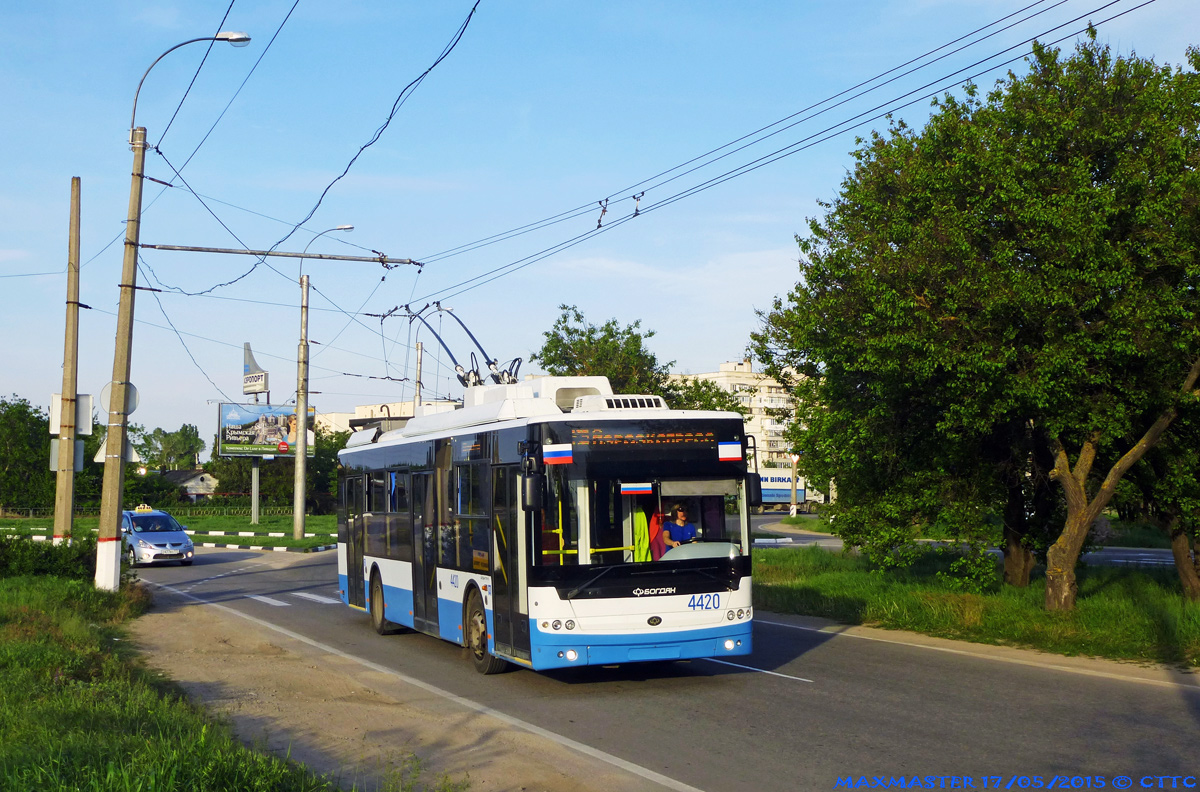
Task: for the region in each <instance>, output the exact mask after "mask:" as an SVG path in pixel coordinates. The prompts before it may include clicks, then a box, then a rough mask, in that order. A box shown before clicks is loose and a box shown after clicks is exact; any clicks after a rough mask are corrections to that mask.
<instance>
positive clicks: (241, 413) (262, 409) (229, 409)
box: [217, 404, 317, 457]
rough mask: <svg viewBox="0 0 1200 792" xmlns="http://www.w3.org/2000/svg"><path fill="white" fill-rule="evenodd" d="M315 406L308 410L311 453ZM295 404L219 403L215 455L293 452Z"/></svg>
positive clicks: (311, 451) (289, 454) (288, 454)
mask: <svg viewBox="0 0 1200 792" xmlns="http://www.w3.org/2000/svg"><path fill="white" fill-rule="evenodd" d="M316 416H317V413H316V410H315V409H313V408H311V407H310V408H309V410H308V454H307V456H310V457H311V456H313V455H314V453H315V446H316V435H315V434H314V432H313V427H314V426H315V424H316ZM296 432H297V421H296V407H295V405H288V404H222V405H221V408H220V416H219V426H218V428H217V455H218V456H256V457H261V456H275V457H295V456H296Z"/></svg>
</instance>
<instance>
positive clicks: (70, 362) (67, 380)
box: [54, 176, 80, 544]
mask: <svg viewBox="0 0 1200 792" xmlns="http://www.w3.org/2000/svg"><path fill="white" fill-rule="evenodd" d="M79 185H80V182H79V177H78V176H74V177H72V178H71V227H70V228H71V230H70V233H69V239H68V242H67V331H66V339H65V341H64V342H63V384H62V402H61V407H62V410H61V414H60V417H59V421H60V426H61V430H60V431H59V435H58V482H57V487H56V491H55V496H54V544H61V543H62V542H63V541H64V540H67V539H70V537H71V526H72V522H73V520H74V516H75V413H76V404H75V399H76V393H75V391H76V388H77V387H78V383H77V379H78V357H79Z"/></svg>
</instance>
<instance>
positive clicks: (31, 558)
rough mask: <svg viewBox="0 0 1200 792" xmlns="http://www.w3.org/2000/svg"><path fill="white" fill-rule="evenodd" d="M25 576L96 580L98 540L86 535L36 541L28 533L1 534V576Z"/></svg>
mask: <svg viewBox="0 0 1200 792" xmlns="http://www.w3.org/2000/svg"><path fill="white" fill-rule="evenodd" d="M22 575H30V576H38V575H53V576H55V577H61V578H67V579H69V580H94V579H95V577H96V540H95V539H94V538H92V537H90V536H83V537H75V538H73V539H72V540H71V542H70V543H69V544H67V543H63V544H59V545H56V544H52V543H50V542H35V541H33V540H32V539H31V538H30V537H28V536H5V537H0V578H8V577H20V576H22Z"/></svg>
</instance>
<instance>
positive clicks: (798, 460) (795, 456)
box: [791, 454, 800, 517]
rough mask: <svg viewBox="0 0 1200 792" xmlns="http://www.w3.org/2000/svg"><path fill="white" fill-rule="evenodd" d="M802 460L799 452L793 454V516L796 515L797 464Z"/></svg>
mask: <svg viewBox="0 0 1200 792" xmlns="http://www.w3.org/2000/svg"><path fill="white" fill-rule="evenodd" d="M799 462H800V455H799V454H792V508H791V516H792V517H795V516H796V465H797V464H798V463H799Z"/></svg>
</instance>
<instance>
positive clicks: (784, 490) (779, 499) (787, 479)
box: [759, 468, 804, 503]
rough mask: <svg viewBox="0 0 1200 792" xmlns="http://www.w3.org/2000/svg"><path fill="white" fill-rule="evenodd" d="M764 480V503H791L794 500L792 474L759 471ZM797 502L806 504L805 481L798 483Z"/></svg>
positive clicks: (780, 471)
mask: <svg viewBox="0 0 1200 792" xmlns="http://www.w3.org/2000/svg"><path fill="white" fill-rule="evenodd" d="M759 478H760V479H762V495H763V503H790V502H791V500H792V474H791V473H789V472H786V471H782V470H777V469H773V468H768V469H764V470H760V471H759ZM796 485H797V486H796V502H797V503H804V480H803V479H801V480H799V481H797V482H796Z"/></svg>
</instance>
